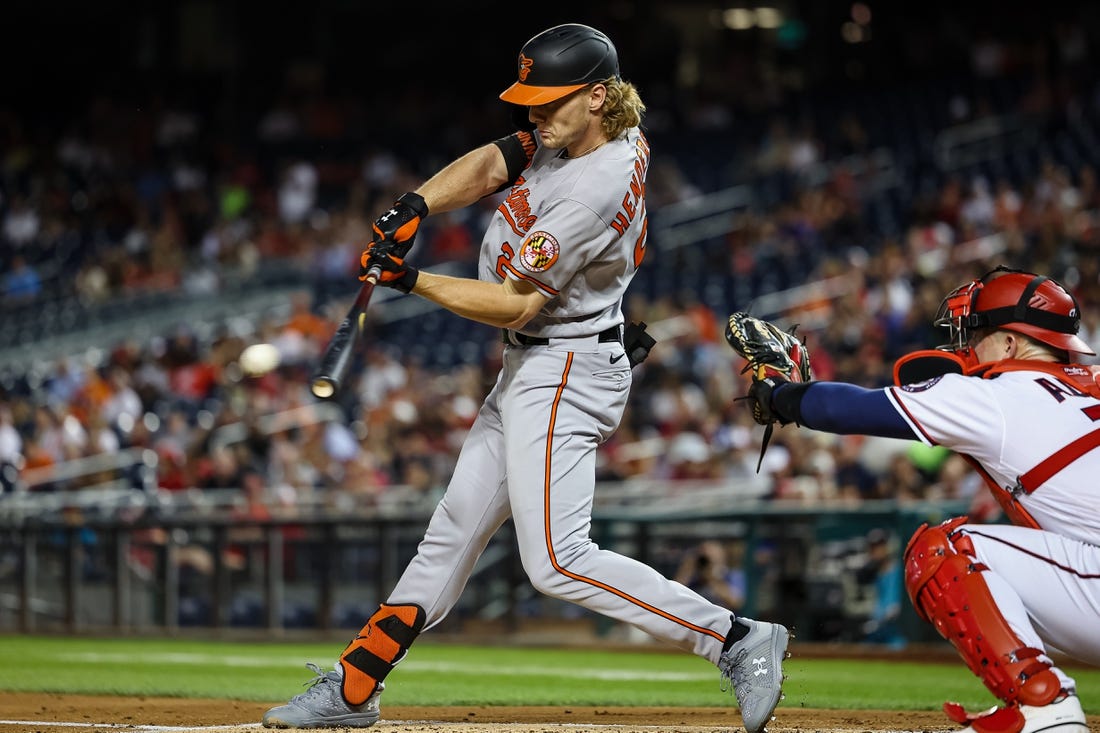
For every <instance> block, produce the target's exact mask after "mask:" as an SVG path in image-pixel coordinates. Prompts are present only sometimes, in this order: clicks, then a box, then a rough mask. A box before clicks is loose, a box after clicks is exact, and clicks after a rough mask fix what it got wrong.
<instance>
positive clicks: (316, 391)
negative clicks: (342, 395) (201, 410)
mask: <svg viewBox="0 0 1100 733" xmlns="http://www.w3.org/2000/svg"><path fill="white" fill-rule="evenodd" d="M309 389H310V391H311V392H313V396H314V397H319V398H321V399H323V400H325V399H328V398H329V397H332V396H333V395H334V394H336V384H335V383H333V381H332V380H331V379H329V378H328V377H317V378H316V379H314V380H313V383H312V384H311V385H310V386H309Z"/></svg>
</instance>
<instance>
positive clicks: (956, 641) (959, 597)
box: [905, 517, 1062, 706]
mask: <svg viewBox="0 0 1100 733" xmlns="http://www.w3.org/2000/svg"><path fill="white" fill-rule="evenodd" d="M966 521H967V519H966V517H958V518H955V519H950V520H948V521H946V522H944V523H943V524H941V525H939V526H938V527H929V526H928V525H927V524H924V525H921V527H920V528H919V529H918V530H917V531H916V533H914V535H913V537H912V538H911V539H910V540H909V546H908V547H907V548H906V550H905V588H906V590H907V591H908V592H909V598H910V600H912V602H913V606H914V608H916V610H917V613H918V614H919V615H920V617H921V618H923V619H924V620H925V621H929V622H930V623H932V625H934V626H935V627H936V630H937V631H938V632H939V633H940V636H942V637H943V638H945V639H947V640H948V641H949V642H951V644H952V645H953V646H954V647H955V649H957V650H958V652H959V654H960V655H961V656H962V658H963V660H964V661H965V662H966V665H967V666H968V667H969V668H970V671H971V672H973V673H974V674H975V675H977V676H978V677H979V678H980V679H981V680H982V682H983V683H984V684H985V686H986V687H988V688H989V690H990V691H991V692H992V693H993V694H994V695H996V696H997V697H998V698H1000V699H1001V700H1004V701H1005V702H1007V703H1009V704H1012V703H1021V704H1024V705H1035V706H1040V705H1046V704H1048V703H1050V702H1051V701H1053V700H1054V698H1055V697H1057V696H1058V694H1059V693H1060V692H1061V687H1062V686H1061V683H1060V682H1059V681H1058V676H1057V675H1055V674H1054V672H1053V671H1051V669H1050V666H1051V665H1050V664H1049V663H1048V662H1044V661H1041V660H1040V659H1038V656H1039V655H1040V654H1042V652H1041V651H1040V650H1039V649H1034V648H1032V647H1025V646H1024V644H1023V642H1022V641H1021V640H1020V638H1019V637H1018V636H1016V633H1015V632H1014V631H1013V630H1012V628H1011V627H1010V626H1009V625H1008V622H1007V621H1005V618H1004V616H1002V615H1001V612H1000V610H999V609H998V608H997V605H996V603H994V601H993V596H992V595H991V594H990V592H989V586H988V585H986V582H985V578H983V577H982V573H983V572H985V571H986V570H988V568H987V567H986V566H985V565H983V564H981V563H979V562H978V561H977V559H976V558H975V557H974V546H973V544H972V543H971V541H970V538H969V537H967V536H966V535H964V534H961V533H960V532H958V531H957V528H958V527H959V526H960V525H962V524H965V523H966Z"/></svg>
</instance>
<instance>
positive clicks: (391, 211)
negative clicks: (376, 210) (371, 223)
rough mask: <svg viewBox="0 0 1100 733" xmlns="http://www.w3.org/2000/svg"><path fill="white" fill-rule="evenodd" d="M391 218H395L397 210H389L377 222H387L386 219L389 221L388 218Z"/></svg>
mask: <svg viewBox="0 0 1100 733" xmlns="http://www.w3.org/2000/svg"><path fill="white" fill-rule="evenodd" d="M391 216H397V209H390V210H389V211H387V212H386V213H385V214H383V215H382V216H381V218H380V219H379V221H386V220H387V219H389V218H390V217H391Z"/></svg>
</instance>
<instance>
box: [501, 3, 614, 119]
mask: <svg viewBox="0 0 1100 733" xmlns="http://www.w3.org/2000/svg"><path fill="white" fill-rule="evenodd" d="M518 76H519V79H518V81H516V83H515V84H513V85H512V86H510V87H508V88H507V89H505V90H504V91H503V92H502V93H501V95H500V98H501V99H503V100H504V101H505V102H511V103H512V104H518V105H521V106H524V107H535V106H538V105H540V104H546V103H547V102H553V101H554V100H555V99H560V98H562V97H564V96H565V95H566V94H569V93H570V92H573V91H576V90H577V89H580V88H581V87H583V86H585V85H586V84H591V83H593V82H597V81H603V80H605V79H610V78H611V77H616V78H617V77H618V76H619V54H618V52H617V51H616V50H615V44H613V43H612V42H611V39H610V38H608V37H607V36H606V35H604V34H603V33H601V32H600V31H598V30H596V29H595V28H591V27H589V26H587V25H581V24H579V23H566V24H564V25H558V26H554V27H553V28H550V29H548V30H545V31H543V32H542V33H539V34H538V35H537V36H535V37H534V38H532V39H531V40H529V41H527V43H525V44H523V48H522V49H520V52H519V74H518Z"/></svg>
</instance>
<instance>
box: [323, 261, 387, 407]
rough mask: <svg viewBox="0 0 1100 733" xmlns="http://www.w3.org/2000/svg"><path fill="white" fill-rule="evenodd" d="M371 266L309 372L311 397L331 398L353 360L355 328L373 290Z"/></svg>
mask: <svg viewBox="0 0 1100 733" xmlns="http://www.w3.org/2000/svg"><path fill="white" fill-rule="evenodd" d="M374 270H375V268H373V267H372V268H371V270H370V272H368V273H367V280H366V282H364V283H363V286H362V287H361V288H360V289H359V294H358V296H357V297H356V299H355V303H354V304H353V305H352V307H351V310H349V311H348V314H347V316H346V317H345V318H344V320H343V321H342V322H341V323H340V326H339V328H337V329H336V333H334V334H333V335H332V340H331V341H330V342H329V345H328V348H326V349H325V353H324V356H322V358H321V363H320V364H319V365H318V366H317V370H316V371H315V372H314V373H313V377H312V379H311V380H310V384H309V389H310V391H311V392H313V396H314V397H317V398H319V399H332V398H334V397H335V396H336V394H337V392H339V391H340V388H341V386H342V385H343V384H344V381H345V380H346V379H347V376H348V372H350V371H351V364H352V361H354V359H355V347H356V345H357V344H358V341H359V331H360V329H361V328H362V321H363V318H364V316H365V314H366V309H367V304H368V303H369V302H370V296H371V293H372V292H373V291H374V283H375V282H376V280H377V276H376V275H375V272H374Z"/></svg>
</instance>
